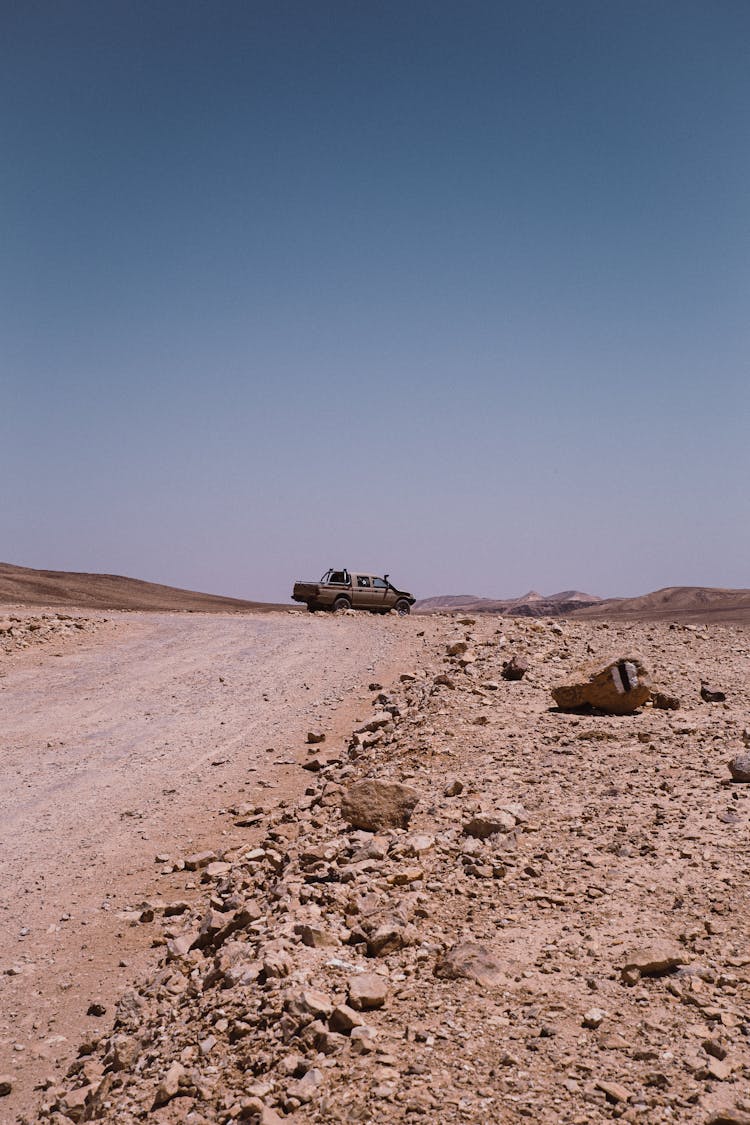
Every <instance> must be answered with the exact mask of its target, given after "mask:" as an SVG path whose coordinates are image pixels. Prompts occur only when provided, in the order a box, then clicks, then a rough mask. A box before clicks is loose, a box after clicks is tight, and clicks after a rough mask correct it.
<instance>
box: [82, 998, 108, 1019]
mask: <svg viewBox="0 0 750 1125" xmlns="http://www.w3.org/2000/svg"><path fill="white" fill-rule="evenodd" d="M106 1011H107V1009H106V1008H105V1006H104V1004H99V1003H98V1002H97V1001H94V1002H93V1003H91V1004H89V1006H88V1008H87V1009H86V1015H87V1016H103V1015H105V1013H106Z"/></svg>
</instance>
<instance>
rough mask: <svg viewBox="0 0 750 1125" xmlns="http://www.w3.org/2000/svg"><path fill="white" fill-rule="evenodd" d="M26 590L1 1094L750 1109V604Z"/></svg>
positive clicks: (239, 1108)
mask: <svg viewBox="0 0 750 1125" xmlns="http://www.w3.org/2000/svg"><path fill="white" fill-rule="evenodd" d="M4 613H5V615H6V618H7V617H8V616H9V615H10V614H13V615H14V616H15V617H16V618H17V621H16V623H15V627H14V628H13V629H12V630H11V632H10V633H8V631H7V630H6V631H5V633H4V634H0V645H4V651H3V652H2V654H0V661H1V663H0V672H1V673H2V675H1V677H0V709H1V711H2V724H1V725H0V732H1V733H0V739H1V740H2V741H1V742H0V746H1V747H2V768H3V778H4V785H3V787H2V795H1V797H0V801H1V804H0V808H1V809H2V817H1V820H0V831H1V833H2V838H1V843H2V856H3V865H2V875H1V876H0V879H1V881H0V898H1V901H0V910H2V919H3V925H2V927H0V1075H2V1076H3V1077H2V1078H0V1090H4V1089H5V1088H6V1087H7V1088H9V1092H8V1093H5V1094H4V1096H2V1097H1V1098H0V1120H1V1121H3V1122H6V1121H7V1122H16V1121H19V1122H20V1121H27V1122H31V1121H36V1120H45V1121H53V1122H55V1123H56V1125H65V1123H67V1122H69V1121H71V1120H73V1121H79V1120H90V1119H100V1120H105V1121H111V1122H123V1123H129V1122H136V1121H144V1120H148V1121H154V1122H163V1123H167V1122H170V1123H171V1122H175V1123H176V1122H183V1121H184V1122H190V1123H192V1125H203V1123H206V1122H212V1123H213V1122H222V1123H229V1122H234V1121H248V1122H251V1123H254V1122H262V1123H263V1125H276V1123H277V1122H279V1121H288V1122H298V1123H302V1122H321V1123H322V1122H340V1123H345V1122H346V1123H348V1122H352V1123H353V1122H385V1123H396V1122H398V1123H401V1122H412V1121H425V1122H441V1123H443V1122H454V1121H455V1122H473V1123H479V1122H483V1123H486V1122H493V1123H494V1122H497V1123H504V1122H517V1121H518V1122H520V1121H522V1120H525V1121H529V1120H531V1121H538V1122H544V1123H547V1122H549V1123H552V1122H566V1123H570V1125H573V1123H577V1125H586V1123H588V1122H599V1121H608V1120H610V1119H612V1118H622V1119H623V1120H625V1121H643V1122H649V1123H650V1122H676V1121H680V1122H681V1121H685V1122H705V1123H709V1122H712V1123H714V1125H719V1123H721V1122H726V1123H732V1122H734V1123H735V1125H738V1123H742V1122H745V1123H750V1081H749V1079H750V1011H749V1010H748V1002H749V1001H750V940H749V939H750V915H749V914H748V890H747V867H748V850H747V844H748V810H749V808H750V806H749V805H748V799H747V795H748V793H750V786H748V785H747V784H743V783H741V782H733V781H732V780H731V777H730V773H729V770H728V767H727V762H728V760H729V759H731V758H734V757H736V756H738V755H742V754H744V753H746V752H747V749H748V748H747V742H748V741H750V731H749V730H748V727H750V706H749V705H750V687H749V686H748V685H749V684H750V676H749V673H750V632H748V629H747V628H746V627H744V626H741V625H727V624H709V625H697V626H696V625H690V624H688V625H686V624H684V623H669V622H666V621H665V622H651V623H639V622H635V621H633V622H631V621H624V622H620V621H612V622H608V621H604V620H591V621H588V620H585V619H577V620H574V619H518V618H507V617H497V616H493V615H491V614H484V615H482V616H481V617H477V618H476V619H472V618H469V617H460V616H458V615H456V614H451V615H424V616H413V617H411V618H407V619H405V620H402V619H398V618H396V617H388V618H371V617H368V616H364V615H357V614H347V615H343V616H340V617H339V616H337V617H333V616H330V615H320V614H315V615H308V614H302V613H294V612H291V613H290V612H277V613H268V614H264V615H252V614H249V615H233V614H229V613H214V614H178V613H171V614H140V613H114V614H113V613H108V614H104V615H102V614H96V613H92V612H91V611H88V610H81V611H79V612H78V613H75V612H73V611H71V610H70V609H66V610H65V612H64V616H63V617H62V618H60V617H58V616H57V615H55V614H54V611H52V610H49V611H47V615H46V617H44V616H43V612H42V611H40V610H37V609H35V610H33V611H30V610H29V609H27V608H26V609H25V608H24V607H20V606H19V607H15V609H10V608H6V610H4ZM105 617H106V618H107V619H106V620H105V619H104V618H105ZM32 624H33V625H34V626H35V627H34V628H31V625H32ZM633 653H638V654H639V655H640V657H641V659H642V660H643V662H644V663H645V665H646V666H647V667H648V668H649V669H650V670H651V674H652V678H653V682H654V685H655V687H658V688H660V689H662V691H663V692H664V693H666V694H667V695H669V696H671V697H673V698H674V699H677V700H679V703H680V706H679V709H677V710H663V709H660V708H656V707H654V706H653V705H652V704H651V703H646V705H644V706H643V707H641V708H639V710H638V711H637V712H636V713H635V714H630V715H621V716H613V715H606V714H601V713H596V712H593V713H590V714H582V713H566V712H562V711H559V710H558V709H557V708H556V707H555V705H554V702H553V700H552V697H551V695H550V688H551V687H552V686H553V685H554V684H555V683H556V682H557V681H558V680H560V679H562V678H564V677H566V676H568V675H569V674H570V673H571V672H573V671H574V670H575V669H577V668H578V667H579V666H580V664H581V663H582V662H584V661H591V660H596V659H598V658H600V657H601V658H604V657H607V656H610V655H612V656H618V657H626V656H629V655H632V654H633ZM512 656H516V657H518V658H521V659H523V660H525V661H526V663H527V664H528V671H527V672H526V675H525V676H524V678H523V679H522V680H520V681H508V680H506V679H504V678H503V666H504V664H506V662H507V661H508V660H509V659H510V658H511V657H512ZM702 681H709V682H710V684H711V686H712V687H714V688H720V689H721V691H722V692H723V693H724V694H725V696H726V698H725V700H724V701H720V702H705V701H704V700H703V699H702V697H701V694H700V688H701V682H702ZM323 735H324V736H325V738H324V739H322V738H321V736H323ZM363 781H369V782H370V783H371V784H370V785H369V786H364V788H363V787H362V786H361V785H360V784H359V783H361V782H363ZM3 1083H4V1084H5V1085H3Z"/></svg>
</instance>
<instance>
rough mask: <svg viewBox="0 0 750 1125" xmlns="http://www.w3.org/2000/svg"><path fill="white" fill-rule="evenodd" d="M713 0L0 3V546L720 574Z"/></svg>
mask: <svg viewBox="0 0 750 1125" xmlns="http://www.w3.org/2000/svg"><path fill="white" fill-rule="evenodd" d="M749 45H750V5H748V4H747V3H746V0H711V2H709V0H705V2H703V3H696V2H693V0H679V2H678V0H673V2H669V0H662V2H660V3H656V4H655V3H653V0H627V2H626V0H611V2H607V3H602V0H571V2H570V3H560V2H559V0H555V2H547V3H544V2H535V0H516V2H513V3H509V2H501V0H487V2H482V3H479V2H472V0H462V2H461V3H457V2H453V3H445V2H440V0H429V2H421V0H416V2H414V0H409V2H404V0H397V2H380V3H364V2H356V0H354V2H353V0H340V2H329V3H326V2H315V3H310V2H309V0H297V2H293V3H292V2H284V0H267V2H264V0H257V2H252V3H250V2H247V0H241V2H235V0H223V2H213V0H212V2H208V0H206V2H203V3H196V2H194V0H123V2H116V0H91V2H83V0H81V2H73V0H70V2H68V0H46V2H44V3H40V2H35V0H24V2H23V3H16V2H11V0H0V58H1V62H2V65H1V66H0V129H1V134H0V136H1V137H2V152H3V160H2V166H1V167H0V407H1V409H0V472H1V473H2V487H1V488H0V559H2V560H3V561H7V562H15V563H19V564H23V565H28V566H36V567H50V568H60V569H75V570H97V571H108V572H116V573H124V574H131V575H134V576H137V577H142V578H147V579H151V580H155V581H162V582H169V583H172V584H175V585H184V586H190V587H193V588H200V589H206V590H211V591H215V592H219V593H231V594H236V595H240V596H246V597H262V598H273V599H276V598H284V597H286V596H288V593H289V590H290V584H291V582H292V580H293V579H294V578H295V577H296V576H305V577H309V576H315V575H317V574H319V573H322V571H323V570H324V569H326V568H327V567H328V566H329V565H337V566H338V565H349V566H351V567H357V566H364V567H372V568H373V569H375V570H381V571H382V570H388V571H390V573H391V574H392V576H393V577H394V579H395V580H396V581H398V582H399V583H402V584H404V585H405V586H407V587H408V588H411V589H413V590H414V591H415V592H416V593H417V594H419V595H421V596H426V595H429V594H435V593H465V592H475V593H481V594H494V595H502V594H509V593H520V592H521V591H523V590H525V589H528V588H529V587H535V588H537V589H539V590H542V591H543V592H553V591H555V590H560V589H564V588H568V587H577V588H579V589H584V590H588V591H592V592H595V593H600V594H605V595H606V594H634V593H640V592H644V591H646V590H650V589H654V588H656V587H658V586H663V585H671V584H706V585H729V586H748V585H750V574H749V573H748V560H749V559H750V504H749V503H748V485H749V483H750V441H749V436H750V378H749V375H750V372H749V370H748V358H749V357H750V317H749V316H748V309H749V303H750V66H749V65H748V57H749V56H748V50H749Z"/></svg>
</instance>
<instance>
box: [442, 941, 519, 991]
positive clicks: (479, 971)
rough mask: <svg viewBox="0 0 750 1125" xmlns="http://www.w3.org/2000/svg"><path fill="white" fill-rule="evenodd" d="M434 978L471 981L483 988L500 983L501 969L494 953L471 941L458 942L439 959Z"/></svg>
mask: <svg viewBox="0 0 750 1125" xmlns="http://www.w3.org/2000/svg"><path fill="white" fill-rule="evenodd" d="M435 976H436V977H441V978H442V979H443V980H460V979H465V980H473V981H476V982H477V984H481V985H482V986H483V987H484V988H491V987H492V986H493V985H496V984H498V983H500V981H501V979H502V969H501V965H500V962H499V961H498V959H497V957H496V956H495V954H494V952H493V951H492V950H491V949H490V948H489V947H488V946H486V945H480V944H478V943H477V942H473V941H463V942H459V943H458V945H454V946H453V948H452V949H449V950H448V952H447V953H444V954H443V956H442V957H440V958H439V959H438V961H437V964H436V965H435Z"/></svg>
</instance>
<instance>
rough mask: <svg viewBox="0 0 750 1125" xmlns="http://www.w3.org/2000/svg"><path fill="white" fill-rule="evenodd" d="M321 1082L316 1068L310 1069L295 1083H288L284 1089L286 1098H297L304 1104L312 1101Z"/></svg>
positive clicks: (321, 1078)
mask: <svg viewBox="0 0 750 1125" xmlns="http://www.w3.org/2000/svg"><path fill="white" fill-rule="evenodd" d="M322 1081H323V1075H322V1073H321V1071H319V1070H318V1069H317V1067H311V1068H310V1070H308V1071H307V1073H306V1074H305V1075H303V1077H302V1078H300V1079H299V1081H297V1082H290V1083H289V1085H288V1086H287V1088H286V1093H287V1097H289V1098H299V1100H300V1101H301V1102H302V1103H303V1104H304V1103H306V1102H310V1101H312V1099H313V1097H314V1095H315V1091H316V1090H317V1088H318V1086H319V1085H320V1084H321V1082H322Z"/></svg>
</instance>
